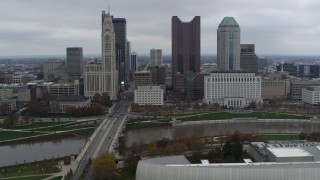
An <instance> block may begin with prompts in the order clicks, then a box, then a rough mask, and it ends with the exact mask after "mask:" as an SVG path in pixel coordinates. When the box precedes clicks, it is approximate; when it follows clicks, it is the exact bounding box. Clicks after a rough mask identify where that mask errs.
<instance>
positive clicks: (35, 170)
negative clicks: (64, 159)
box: [0, 160, 60, 179]
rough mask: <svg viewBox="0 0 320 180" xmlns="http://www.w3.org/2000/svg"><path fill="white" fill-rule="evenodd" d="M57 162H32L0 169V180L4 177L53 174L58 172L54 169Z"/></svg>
mask: <svg viewBox="0 0 320 180" xmlns="http://www.w3.org/2000/svg"><path fill="white" fill-rule="evenodd" d="M58 161H59V160H49V161H46V162H34V163H28V164H21V165H17V166H10V167H0V179H1V178H5V177H16V176H27V175H37V174H47V173H55V172H59V171H60V170H59V169H58V168H57V167H56V165H58Z"/></svg>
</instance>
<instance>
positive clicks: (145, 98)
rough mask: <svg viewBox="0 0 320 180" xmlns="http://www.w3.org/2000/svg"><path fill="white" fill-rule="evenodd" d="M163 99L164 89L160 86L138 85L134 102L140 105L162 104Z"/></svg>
mask: <svg viewBox="0 0 320 180" xmlns="http://www.w3.org/2000/svg"><path fill="white" fill-rule="evenodd" d="M163 100H164V90H163V89H162V88H161V87H160V86H138V88H137V89H136V90H134V103H137V104H138V105H139V106H144V105H153V106H162V105H163Z"/></svg>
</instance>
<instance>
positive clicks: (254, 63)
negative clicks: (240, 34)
mask: <svg viewBox="0 0 320 180" xmlns="http://www.w3.org/2000/svg"><path fill="white" fill-rule="evenodd" d="M240 47H241V53H240V69H241V70H244V71H248V72H254V73H257V72H258V56H257V55H256V54H255V47H254V44H241V45H240Z"/></svg>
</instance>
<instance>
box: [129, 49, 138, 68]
mask: <svg viewBox="0 0 320 180" xmlns="http://www.w3.org/2000/svg"><path fill="white" fill-rule="evenodd" d="M137 62H138V53H136V52H132V53H131V59H130V70H131V71H133V72H135V71H137V68H138V67H137Z"/></svg>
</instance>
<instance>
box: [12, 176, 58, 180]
mask: <svg viewBox="0 0 320 180" xmlns="http://www.w3.org/2000/svg"><path fill="white" fill-rule="evenodd" d="M47 177H50V176H48V175H39V176H30V177H17V178H10V179H12V180H43V179H45V178H47ZM60 179H61V178H60Z"/></svg>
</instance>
